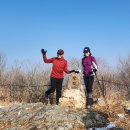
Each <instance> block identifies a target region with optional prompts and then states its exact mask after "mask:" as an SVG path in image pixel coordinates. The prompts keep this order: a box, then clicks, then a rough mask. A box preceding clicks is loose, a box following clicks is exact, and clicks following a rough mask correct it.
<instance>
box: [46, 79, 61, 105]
mask: <svg viewBox="0 0 130 130" xmlns="http://www.w3.org/2000/svg"><path fill="white" fill-rule="evenodd" d="M62 83H63V78H62V79H58V78H53V77H51V87H50V89H48V90H47V91H46V92H45V93H46V94H47V95H49V94H51V93H53V92H55V90H56V103H57V104H58V103H59V98H60V97H61V91H62Z"/></svg>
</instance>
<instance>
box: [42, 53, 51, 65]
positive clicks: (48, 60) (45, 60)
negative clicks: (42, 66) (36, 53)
mask: <svg viewBox="0 0 130 130" xmlns="http://www.w3.org/2000/svg"><path fill="white" fill-rule="evenodd" d="M43 61H44V62H45V63H52V61H53V58H50V59H47V57H46V55H44V56H43Z"/></svg>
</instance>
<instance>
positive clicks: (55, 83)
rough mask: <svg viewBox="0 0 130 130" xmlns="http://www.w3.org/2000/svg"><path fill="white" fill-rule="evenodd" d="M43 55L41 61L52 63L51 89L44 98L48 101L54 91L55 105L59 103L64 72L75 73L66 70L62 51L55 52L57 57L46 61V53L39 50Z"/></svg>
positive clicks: (66, 66)
mask: <svg viewBox="0 0 130 130" xmlns="http://www.w3.org/2000/svg"><path fill="white" fill-rule="evenodd" d="M41 52H42V55H43V61H44V62H45V63H52V64H53V66H52V72H51V87H50V89H48V90H47V91H46V92H45V98H46V99H48V98H49V95H50V94H51V93H53V92H55V90H56V104H57V105H58V103H59V98H60V97H61V91H62V83H63V78H64V72H65V73H67V74H70V73H72V72H75V70H71V71H69V70H68V65H67V61H66V60H65V59H64V51H63V50H62V49H59V50H58V51H57V57H53V58H50V59H47V57H46V52H47V51H45V50H44V49H41Z"/></svg>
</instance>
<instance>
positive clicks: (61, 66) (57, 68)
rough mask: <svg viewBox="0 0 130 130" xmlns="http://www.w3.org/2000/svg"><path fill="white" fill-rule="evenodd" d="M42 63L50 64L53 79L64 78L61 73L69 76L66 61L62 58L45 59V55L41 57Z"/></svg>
mask: <svg viewBox="0 0 130 130" xmlns="http://www.w3.org/2000/svg"><path fill="white" fill-rule="evenodd" d="M43 61H44V62H45V63H52V64H53V67H52V72H51V77H53V78H64V74H63V72H65V73H67V74H69V73H70V72H69V70H68V65H67V61H66V60H65V59H64V58H61V59H59V58H57V57H54V58H50V59H47V57H46V55H44V56H43Z"/></svg>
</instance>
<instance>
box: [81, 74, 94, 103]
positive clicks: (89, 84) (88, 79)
mask: <svg viewBox="0 0 130 130" xmlns="http://www.w3.org/2000/svg"><path fill="white" fill-rule="evenodd" d="M83 79H84V84H85V87H86V94H87V97H86V100H87V105H92V104H93V98H92V97H90V95H91V96H92V91H93V82H94V76H83Z"/></svg>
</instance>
